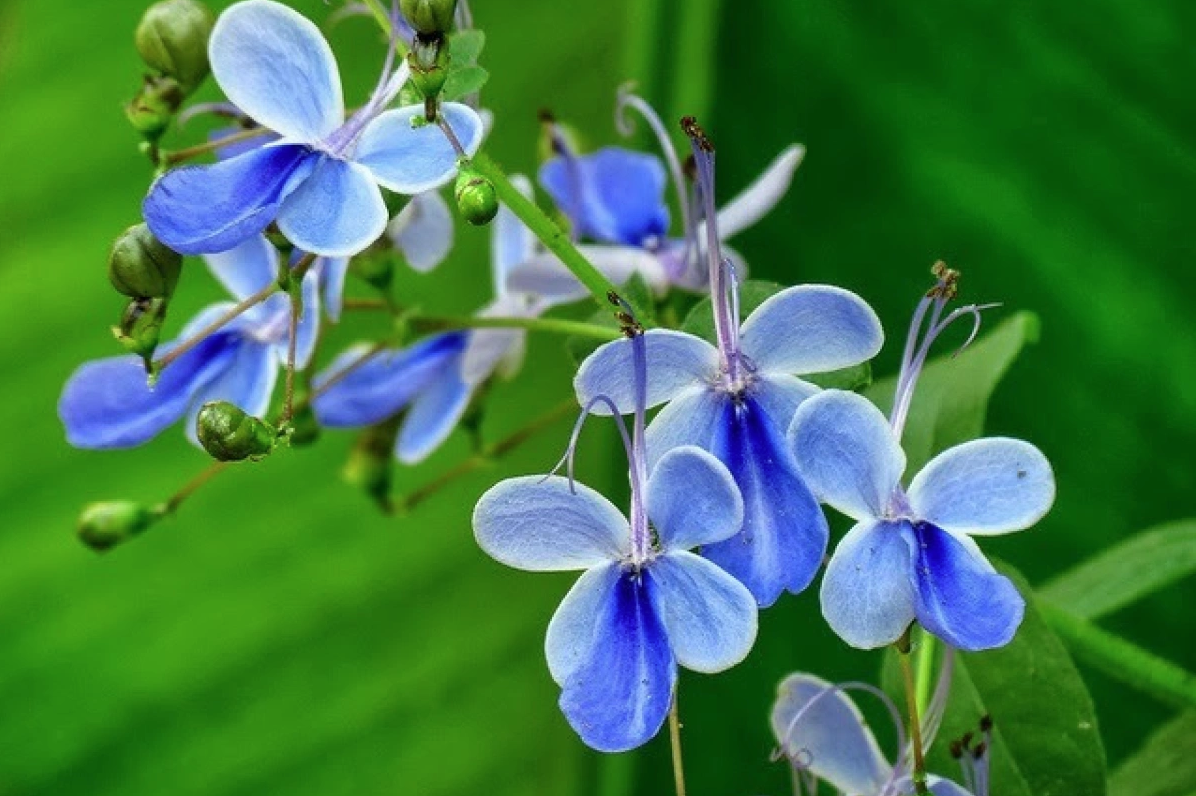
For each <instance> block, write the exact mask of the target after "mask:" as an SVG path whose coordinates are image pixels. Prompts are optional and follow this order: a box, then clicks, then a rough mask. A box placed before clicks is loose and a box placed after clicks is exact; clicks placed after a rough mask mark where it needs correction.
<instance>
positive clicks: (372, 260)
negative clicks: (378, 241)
mask: <svg viewBox="0 0 1196 796" xmlns="http://www.w3.org/2000/svg"><path fill="white" fill-rule="evenodd" d="M353 268H354V270H355V272H356V274H357V275H358V276H359V277H361V278H362V279H364V280H365V281H366V282H369V283H370V284H371V285H373V286H374V287H376V288H377V289H378V290H381V291H382V292H383V293H385V292H387V291H388V290H390V285H391V283H392V282H393V281H394V276H395V253H394V252H393V251H373V252H368V253H366V254H365V255H363V256H361V257H358V258H357V259H356V260H354V261H353Z"/></svg>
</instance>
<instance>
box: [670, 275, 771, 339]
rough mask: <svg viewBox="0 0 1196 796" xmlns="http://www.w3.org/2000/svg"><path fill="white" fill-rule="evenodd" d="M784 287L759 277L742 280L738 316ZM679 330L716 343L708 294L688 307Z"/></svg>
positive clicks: (752, 310) (747, 312)
mask: <svg viewBox="0 0 1196 796" xmlns="http://www.w3.org/2000/svg"><path fill="white" fill-rule="evenodd" d="M784 289H785V286H784V285H780V284H777V283H776V282H765V281H763V280H759V279H749V280H748V281H746V282H744V283H743V284H741V285H740V286H739V315H740V317H742V318H746V317H747V316H749V315H751V314H752V312H754V311H755V309H756V308H757V307H759V306H760V305H761V304H763V303H764V302H765V300H766V299H768V298H769V297H771V296H772V295H774V294H776V293H780V292H781V291H782V290H784ZM681 331H683V332H689V333H690V334H692V335H696V336H698V337H701V338H702V339H703V340H705V341H707V342H708V343H710V344H711V345H717V344H718V337H717V336H716V334H715V331H714V311H713V310H712V309H711V303H710V296H705V297H703V298H702V299H701V300H700V301H699V302H698V303H697V304H695V305H694V306H693V308H692V309H690V311H689V314H688V315H686V316H685V320H684V321H683V322H682V323H681Z"/></svg>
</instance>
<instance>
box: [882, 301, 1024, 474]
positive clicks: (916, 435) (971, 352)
mask: <svg viewBox="0 0 1196 796" xmlns="http://www.w3.org/2000/svg"><path fill="white" fill-rule="evenodd" d="M1037 340H1038V319H1037V317H1036V316H1034V315H1033V314H1032V313H1029V312H1019V313H1017V314H1016V315H1014V316H1012V317H1010V318H1006V319H1005V320H1004V321H1002V322H1001V324H1000V325H999V326H997V327H996V328H995V329H993V330H991V331H989V332H987V333H986V334H984V335H983V336H981V337H979V338H977V339H976V340H975V341H974V342H973V343H972V344H971V345H970V346H968V347H967V348H966V349H965V350H964V351H963V353H961V354H959V355H958V356H956V355H953V354H941V355H939V356H938V357H935V358H934V359H932V360H931V361H930V362H929V363H927V365H926V368H925V369H924V370H923V371H922V377H921V379H920V380H919V381H918V387H917V393H916V394H915V395H914V401H913V408H912V409H911V410H910V415H909V420H908V422H907V423H906V426H905V436H904V438H903V440H902V446H903V447H904V448H905V453H906V456H907V457H908V458H909V465H908V466H907V467H906V472H907V473H911V474H912V473H916V472H917V471H918V470H920V469H921V468H922V465H924V464H925V463H926V462H927V461H929V460H930V458H931V457H932V456H934V455H935V454H936V453H938V452H939V451H942V450H944V449H946V448H949V447H951V446H952V445H958V444H959V443H961V442H966V441H967V440H970V439H975V438H976V437H978V436H980V434H981V433H982V432H983V431H984V419H985V417H986V416H987V415H988V403H989V400H990V399H991V398H992V394H993V391H994V390H995V389H996V387H997V384H999V383H1000V381H1001V378H1002V377H1003V376H1004V375H1005V373H1006V371H1008V370H1009V367H1010V366H1011V365H1012V364H1013V361H1014V360H1015V359H1017V355H1018V354H1019V353H1021V350H1022V348H1023V347H1024V346H1025V345H1026V344H1027V343H1033V342H1037ZM896 388H897V379H896V377H895V376H890V377H888V378H885V379H881V380H880V381H877V382H876V383H875V384H873V385H872V386H871V387H869V388H868V389H867V390H866V391H865V395H867V396H868V397H869V398H870V399H872V401H873V402H874V403H876V405H877V406H879V407H880V408H881V409H883V410H885V411H886V412H887V411H888V410H889V409H891V408H892V406H893V391H894V390H895V389H896Z"/></svg>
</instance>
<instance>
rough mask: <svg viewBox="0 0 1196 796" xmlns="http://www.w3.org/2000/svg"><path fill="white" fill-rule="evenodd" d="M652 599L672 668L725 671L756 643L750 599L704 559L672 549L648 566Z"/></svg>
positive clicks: (754, 612) (753, 607) (753, 601)
mask: <svg viewBox="0 0 1196 796" xmlns="http://www.w3.org/2000/svg"><path fill="white" fill-rule="evenodd" d="M647 577H648V579H649V580H651V581H652V583H653V585H654V586H655V587H656V588H655V589H654V590H653V591H652V592H651V594H652V598H653V601H654V603H655V606H656V612H657V613H658V614H659V615H660V617H661V619H662V620H663V622H664V626H665V630H667V631H668V635H669V646H671V647H672V649H673V655H674V656H675V657H676V658H677V663H679V664H681V665H682V666H684V667H685V668H687V669H692V670H694V671H695V672H706V673H714V672H721V671H724V670H726V669H730V668H731V667H732V666H734V665H735V664H737V663H739V662H741V661H742V660H743V659H744V658H746V657H747V656H748V653H749V652H751V651H752V645H753V644H754V643H755V641H756V624H757V610H756V598H754V597H753V596H752V593H751V592H750V591H748V590H747V588H746V587H745V586H744V585H743V584H742V583H740V582H739V581H737V580H735V578H733V577H731V576H730V575H728V574H727V573H726V572H724V571H722V570H721V569H719V568H718V567H717V566H715V565H714V564H712V563H710V562H709V561H707V560H706V559H704V558H701V557H699V556H696V555H694V554H693V553H687V552H685V551H684V550H675V551H673V552H670V553H665V554H664V555H662V556H660V557H659V558H657V559H656V560H655V561H653V562H652V563H651V565H649V567H648V569H647Z"/></svg>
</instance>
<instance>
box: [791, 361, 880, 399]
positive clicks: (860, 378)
mask: <svg viewBox="0 0 1196 796" xmlns="http://www.w3.org/2000/svg"><path fill="white" fill-rule="evenodd" d="M802 378H803V379H805V380H806V381H809V382H813V383H814V384H817V385H818V386H819V387H821V388H822V389H824V390H847V391H849V392H860V391H861V390H864V389H866V388H867V387H868V386H869V385H870V384H872V363H871V362H861V363H860V364H858V365H852V366H851V367H848V368H840V369H839V370H831V371H827V372H826V373H814V374H810V375H806V376H802Z"/></svg>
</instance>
